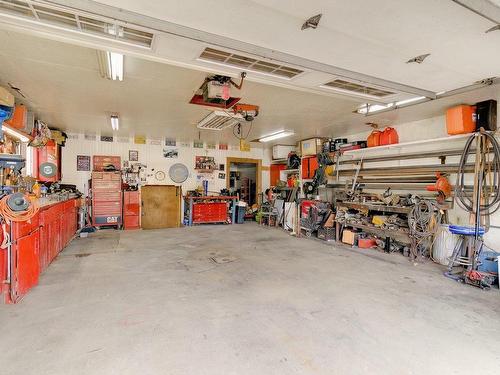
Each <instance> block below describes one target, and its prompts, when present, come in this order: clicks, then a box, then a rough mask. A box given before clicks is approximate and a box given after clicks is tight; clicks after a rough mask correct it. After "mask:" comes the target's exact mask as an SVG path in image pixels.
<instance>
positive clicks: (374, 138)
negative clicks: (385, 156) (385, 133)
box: [366, 130, 382, 147]
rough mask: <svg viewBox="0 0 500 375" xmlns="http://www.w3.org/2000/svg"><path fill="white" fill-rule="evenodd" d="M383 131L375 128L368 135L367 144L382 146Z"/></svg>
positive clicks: (369, 145)
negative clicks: (381, 136)
mask: <svg viewBox="0 0 500 375" xmlns="http://www.w3.org/2000/svg"><path fill="white" fill-rule="evenodd" d="M381 133H382V132H381V131H380V130H374V131H372V132H371V133H370V135H369V136H368V139H367V140H366V145H367V146H368V147H377V146H380V134H381Z"/></svg>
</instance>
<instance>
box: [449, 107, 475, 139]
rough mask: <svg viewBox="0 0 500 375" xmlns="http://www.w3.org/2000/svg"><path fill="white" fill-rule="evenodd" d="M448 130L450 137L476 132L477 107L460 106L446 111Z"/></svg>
mask: <svg viewBox="0 0 500 375" xmlns="http://www.w3.org/2000/svg"><path fill="white" fill-rule="evenodd" d="M446 130H447V131H448V134H449V135H456V134H466V133H472V132H475V131H476V107H475V106H473V105H465V104H463V105H459V106H456V107H452V108H448V109H447V110H446Z"/></svg>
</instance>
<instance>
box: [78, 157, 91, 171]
mask: <svg viewBox="0 0 500 375" xmlns="http://www.w3.org/2000/svg"><path fill="white" fill-rule="evenodd" d="M76 170H77V171H84V172H89V171H90V156H88V155H77V156H76Z"/></svg>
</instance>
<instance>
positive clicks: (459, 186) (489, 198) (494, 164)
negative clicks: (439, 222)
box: [455, 131, 500, 216]
mask: <svg viewBox="0 0 500 375" xmlns="http://www.w3.org/2000/svg"><path fill="white" fill-rule="evenodd" d="M477 137H481V139H480V142H478V146H477V147H479V150H477V149H476V155H478V157H479V160H476V166H479V167H480V170H479V171H478V170H476V174H479V181H475V182H474V183H475V184H476V183H478V182H479V185H480V186H477V189H479V193H480V199H479V200H480V202H479V205H478V206H479V214H480V215H481V216H489V215H491V214H493V213H495V212H496V211H497V210H498V209H499V207H500V188H499V181H500V145H499V144H498V141H497V139H496V138H495V136H494V134H493V133H490V132H486V131H482V132H479V133H475V134H474V135H472V136H470V137H469V139H467V142H466V143H465V148H464V151H463V152H462V156H461V157H460V163H459V166H458V171H457V182H456V184H455V197H456V199H457V203H458V205H459V206H460V207H461V208H463V209H464V210H465V211H467V212H469V213H475V212H476V203H475V202H476V201H477V199H478V198H477V196H472V197H471V196H470V195H467V194H466V192H465V175H466V172H465V170H466V165H467V161H468V158H469V154H470V151H471V147H472V143H473V141H474V140H475V139H476V138H477ZM488 143H489V144H488ZM491 152H493V159H492V160H491V161H490V160H489V159H490V153H491Z"/></svg>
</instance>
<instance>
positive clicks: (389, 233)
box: [337, 222, 411, 243]
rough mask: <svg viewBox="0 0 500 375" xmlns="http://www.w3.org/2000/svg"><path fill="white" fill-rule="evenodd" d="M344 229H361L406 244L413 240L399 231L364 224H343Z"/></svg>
mask: <svg viewBox="0 0 500 375" xmlns="http://www.w3.org/2000/svg"><path fill="white" fill-rule="evenodd" d="M337 224H341V225H342V223H338V222H337ZM343 225H344V227H351V228H357V229H361V230H363V231H365V232H370V233H372V234H374V235H376V236H378V237H384V238H386V237H390V238H392V239H394V240H396V241H400V242H404V243H410V242H411V239H410V236H409V234H408V233H403V232H401V231H399V230H391V229H382V228H377V227H372V226H369V225H364V224H351V223H343Z"/></svg>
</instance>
